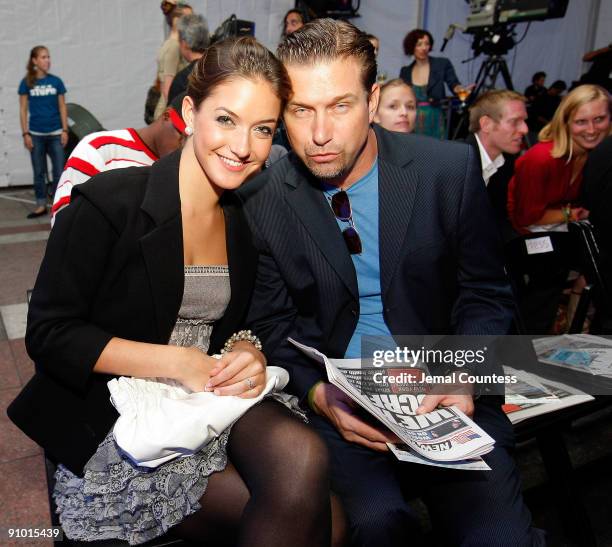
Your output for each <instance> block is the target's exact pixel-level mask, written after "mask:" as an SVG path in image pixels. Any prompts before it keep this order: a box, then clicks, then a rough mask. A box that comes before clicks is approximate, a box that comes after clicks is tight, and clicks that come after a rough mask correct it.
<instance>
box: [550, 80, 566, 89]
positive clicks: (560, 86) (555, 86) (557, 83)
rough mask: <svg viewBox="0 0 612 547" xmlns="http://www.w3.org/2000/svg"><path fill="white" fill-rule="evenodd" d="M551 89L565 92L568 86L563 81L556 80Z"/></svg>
mask: <svg viewBox="0 0 612 547" xmlns="http://www.w3.org/2000/svg"><path fill="white" fill-rule="evenodd" d="M550 87H552V88H553V89H558V90H559V91H565V90H566V89H567V84H566V83H565V82H564V81H563V80H555V81H554V82H553V83H552V85H551V86H550Z"/></svg>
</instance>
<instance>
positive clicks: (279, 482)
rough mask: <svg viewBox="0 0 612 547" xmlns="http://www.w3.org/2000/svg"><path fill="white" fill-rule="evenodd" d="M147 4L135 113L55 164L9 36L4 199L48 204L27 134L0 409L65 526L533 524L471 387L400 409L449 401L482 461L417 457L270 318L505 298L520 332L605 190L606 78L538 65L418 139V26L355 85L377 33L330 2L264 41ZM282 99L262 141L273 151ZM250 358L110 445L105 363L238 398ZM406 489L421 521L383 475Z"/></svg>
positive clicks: (505, 540) (489, 404) (484, 531)
mask: <svg viewBox="0 0 612 547" xmlns="http://www.w3.org/2000/svg"><path fill="white" fill-rule="evenodd" d="M161 9H162V12H163V14H164V17H165V18H166V20H167V23H168V27H169V29H170V32H169V36H168V39H167V40H166V41H165V42H164V43H163V45H162V47H161V49H160V52H159V55H158V71H157V79H158V87H159V92H160V93H159V99H158V102H157V104H156V106H155V113H154V118H155V121H153V122H152V123H151V124H150V125H147V126H146V127H143V128H141V129H132V128H125V129H118V130H113V131H105V132H100V133H94V134H92V135H89V136H87V137H86V138H85V139H83V140H82V141H81V142H80V143H79V144H78V146H77V147H76V148H75V149H74V151H73V152H72V154H71V155H70V157H69V158H68V161H67V163H66V165H65V169H64V171H63V173H62V167H63V148H62V147H63V146H65V144H66V139H67V130H68V122H67V116H66V108H65V103H64V95H65V93H66V88H65V87H64V84H63V83H62V81H61V80H60V79H59V78H57V77H56V76H53V75H51V74H50V73H49V68H50V57H49V51H48V50H47V49H46V48H44V47H42V46H38V47H36V48H34V49H33V50H32V52H31V54H30V59H29V62H28V73H27V75H26V77H25V78H24V80H23V81H22V83H21V85H20V88H19V94H20V112H21V125H22V130H23V138H24V145H25V146H26V148H28V149H29V150H30V151H31V154H32V165H33V168H34V180H35V192H36V199H37V208H36V209H35V210H34V211H33V212H32V213H31V214H30V215H29V216H42V215H44V214H47V195H46V188H45V181H44V175H43V167H42V165H43V164H44V163H45V162H46V159H45V154H46V153H48V154H49V155H50V156H51V157H52V158H53V165H54V169H53V188H52V191H53V193H54V204H53V208H52V213H53V221H54V225H53V228H52V230H51V234H50V237H49V242H48V245H47V249H46V252H45V256H44V259H43V262H42V264H41V267H40V271H39V274H38V277H37V280H36V285H35V288H34V291H33V294H32V298H31V302H30V307H29V314H28V325H27V333H26V346H27V349H28V352H29V355H30V356H31V357H32V359H33V360H34V362H35V363H36V374H35V376H34V378H33V379H32V380H31V381H30V382H29V383H28V384H27V386H26V387H25V388H24V389H23V391H22V392H21V393H20V394H19V396H18V397H17V399H16V400H15V401H14V402H13V403H12V405H11V406H10V407H9V411H8V412H9V415H10V417H11V419H12V420H13V421H14V422H15V423H16V424H17V425H18V426H19V427H20V428H21V429H22V430H23V431H24V432H25V433H26V434H27V435H29V436H30V437H31V438H32V439H34V440H35V441H36V442H37V443H38V444H40V445H41V446H42V447H43V448H44V449H45V453H46V454H47V456H48V457H49V458H51V459H52V460H54V461H56V462H57V463H58V464H59V465H58V469H57V472H56V475H55V487H54V488H55V490H54V498H55V501H56V504H57V507H58V512H59V514H60V521H61V523H62V526H63V528H64V531H65V533H66V535H67V536H68V537H69V538H71V539H76V540H82V541H83V540H84V541H92V540H100V539H111V538H119V539H123V540H127V541H129V542H130V543H131V544H138V543H143V542H145V541H148V540H150V539H152V538H155V537H158V536H161V535H163V534H165V533H167V532H169V531H170V532H171V533H173V534H175V535H177V536H179V537H183V538H186V539H189V540H191V541H194V542H196V543H203V542H217V543H220V544H238V545H250V546H255V545H261V546H266V547H267V546H273V545H279V546H281V545H295V546H299V545H312V546H315V545H360V546H373V545H385V546H393V545H398V546H399V545H405V544H406V542H407V541H410V543H411V544H414V545H420V544H425V543H426V542H430V543H431V540H432V539H433V541H434V543H435V544H439V545H460V544H461V545H488V546H493V545H499V546H505V545H534V546H536V545H544V544H545V533H544V531H543V530H539V529H537V528H536V527H534V525H533V523H532V520H531V515H530V513H529V510H528V509H527V507H526V505H525V503H524V501H523V498H522V494H521V484H520V478H519V474H518V471H517V468H516V464H515V463H514V461H513V459H512V451H513V447H514V440H513V432H512V428H511V425H510V423H509V421H508V420H507V418H506V417H505V415H504V414H503V412H502V410H501V404H500V399H499V398H498V397H496V396H483V397H480V398H475V397H474V396H473V395H472V394H471V393H465V392H463V391H457V392H452V391H451V392H445V393H441V394H434V393H430V394H428V395H426V397H425V398H424V399H423V401H422V403H421V406H420V407H419V410H418V413H419V414H422V413H426V412H429V411H431V410H433V409H435V408H437V407H439V406H441V407H444V406H451V405H453V406H456V407H458V408H459V409H460V410H462V411H463V412H465V413H466V414H467V415H469V416H471V417H472V418H473V419H474V421H475V422H476V423H477V424H478V425H480V427H482V428H483V429H484V430H485V431H486V432H487V433H488V434H490V435H491V436H492V437H493V438H494V439H495V441H496V442H495V447H494V449H493V450H492V452H490V453H489V454H486V455H485V456H483V458H484V460H485V461H486V462H487V464H488V465H489V466H490V468H491V470H490V471H486V472H484V471H478V472H477V471H459V470H452V471H449V470H446V469H440V468H437V467H428V466H427V467H426V466H422V467H420V468H419V469H418V472H417V471H416V470H415V466H416V464H407V463H403V462H399V461H397V460H395V459H393V457H392V456H390V453H389V449H388V446H387V443H389V442H396V441H397V440H398V439H397V438H396V437H395V436H394V435H393V434H392V433H391V432H390V431H388V430H385V429H383V428H382V427H380V426H378V425H375V424H373V423H372V422H371V420H368V419H367V418H365V417H364V415H363V414H361V412H360V411H359V410H358V409H357V408H356V407H355V405H354V403H353V402H352V401H351V400H350V399H349V398H348V397H347V396H346V395H345V394H344V393H343V392H342V391H340V390H339V389H337V388H336V387H334V386H333V385H331V384H330V383H329V382H328V381H327V380H326V378H325V376H324V371H323V370H322V369H321V368H320V366H319V365H317V364H316V363H314V362H313V361H312V360H310V359H309V358H307V357H306V356H305V355H304V354H302V353H301V352H300V351H299V350H297V349H296V348H295V347H294V346H293V345H292V344H290V343H289V341H288V338H293V339H295V340H298V341H299V342H303V343H305V344H308V345H310V346H313V347H315V348H316V349H318V350H319V351H321V352H322V353H324V354H326V355H328V356H330V357H335V358H353V357H362V346H361V339H362V337H364V336H368V335H378V336H387V337H393V336H397V335H405V334H418V335H425V334H456V335H503V334H507V333H509V332H511V329H512V328H513V327H512V324H513V317H514V314H515V306H514V299H515V298H517V299H518V304H519V309H520V311H521V312H522V314H523V316H524V317H526V318H528V320H529V324H528V329H529V332H531V333H549V332H551V329H552V327H553V323H554V316H555V314H556V308H557V305H558V302H559V296H560V295H561V292H562V290H563V286H564V284H565V283H566V281H567V278H568V272H569V270H570V269H572V268H579V266H578V265H577V260H576V254H577V253H576V250H575V249H574V248H573V246H572V244H571V243H569V242H568V241H567V236H568V233H567V226H568V223H570V222H572V221H574V220H579V219H587V218H589V210H590V208H591V206H592V207H593V211H595V209H596V207H597V205H598V202H599V198H600V196H607V195H608V194H609V192H610V184H609V180H606V179H602V177H601V173H602V172H607V173H610V170H611V169H612V164H611V163H610V162H609V161H608V160H609V158H610V157H611V155H610V153H609V147H610V143H611V142H612V140H611V139H612V137H610V135H611V134H612V126H611V123H610V116H611V111H612V100H611V98H610V94H609V93H608V91H606V90H605V89H604V88H602V87H600V86H598V85H596V84H592V83H585V84H583V85H580V86H578V87H576V88H575V89H573V90H572V91H570V92H569V93H568V94H567V95H566V96H564V97H562V98H561V93H562V91H563V89H561V86H560V85H556V84H557V83H555V84H553V85H552V86H551V87H550V88H548V89H547V88H546V87H545V78H546V74H544V73H543V72H540V73H537V74H535V75H534V78H533V84H532V85H531V86H530V87H529V88H528V89H527V90H526V91H525V95H522V94H520V93H518V92H516V91H509V90H501V89H500V90H490V91H487V92H485V93H483V94H481V95H480V96H478V97H475V98H474V100H473V101H472V102H471V104H470V110H469V136H468V138H467V139H466V141H465V143H464V144H457V143H455V142H447V141H446V139H444V136H445V135H446V131H445V130H444V127H445V126H446V121H445V119H444V116H445V114H444V112H443V110H442V108H441V107H440V103H441V101H442V100H443V99H444V98H445V97H446V95H447V92H448V91H450V92H451V93H454V94H457V93H460V92H467V91H470V90H471V89H472V87H473V86H471V85H465V86H464V85H462V84H461V83H460V82H459V80H458V79H457V76H456V74H455V71H454V69H453V67H452V64H451V63H450V61H449V60H448V59H445V58H443V57H434V56H431V55H430V52H431V50H432V47H433V44H434V39H433V36H432V35H431V34H430V33H429V32H428V31H427V30H423V29H415V30H413V31H411V32H409V33H408V34H407V35H406V38H405V40H404V49H405V52H406V54H408V55H412V56H413V57H414V62H412V63H411V64H410V65H408V66H405V67H403V68H402V69H401V73H400V75H399V77H398V78H394V79H391V80H389V81H387V82H385V83H384V84H383V85H379V78H378V77H377V64H376V54H377V49H378V47H379V45H380V44H379V42H378V39H377V38H376V37H375V36H373V35H368V34H366V33H364V32H362V31H360V30H358V29H357V28H356V27H354V26H353V25H351V24H350V23H348V22H344V21H336V20H332V19H315V20H312V21H307V20H306V17H305V16H304V14H302V13H301V12H300V11H299V10H290V11H289V12H288V13H287V14H286V16H285V18H284V23H283V29H282V36H281V42H280V44H279V46H278V50H277V52H276V55H274V54H273V53H271V52H270V51H268V50H267V49H266V48H265V47H263V46H262V45H261V44H259V43H258V42H257V41H256V40H255V39H254V38H252V37H235V38H228V39H225V40H223V41H218V42H215V43H213V44H212V45H209V36H208V27H207V25H206V20H205V19H204V18H203V17H202V16H200V15H197V14H194V13H193V12H192V9H191V8H190V6H189V5H187V4H186V2H182V1H181V0H164V2H162V4H161ZM561 83H562V82H561ZM551 90H552V91H551ZM553 99H554V101H553ZM553 103H557V106H555V108H552V105H553ZM28 111H29V117H28ZM532 122H533V123H532ZM536 124H539V125H536ZM281 125H282V130H283V132H284V133H285V134H286V137H287V138H286V139H285V140H284V143H285V145H286V147H288V148H290V150H289V151H287V150H283V149H279V148H276V149H275V147H277V146H278V145H277V144H274V142H275V139H276V138H277V137H278V133H279V130H280V127H281ZM540 126H541V127H540ZM538 127H539V134H538V140H539V142H538V143H537V144H534V145H533V146H531V147H529V148H528V149H527V145H528V140H529V139H528V138H527V137H528V135H529V133H530V131H531V132H534V131H536V130H538V129H537V128H538ZM427 137H434V138H427ZM601 150H604V151H603V153H602V152H601ZM287 152H289V153H287ZM590 154H592V155H593V156H592V157H593V163H589V160H590V158H589V156H590ZM60 156H61V158H60ZM271 158H273V161H270V160H271ZM588 158H589V159H588ZM595 158H597V159H595ZM606 162H607V164H606ZM604 164H606V165H604ZM585 165H586V167H585ZM589 173H590V175H589ZM589 178H590V180H588V179H589ZM90 179H91V180H90ZM583 184H584V185H585V186H586V187H587V188H588V193H587V196H585V195H584V194H583ZM589 204H592V205H589ZM598 215H599V218H601V219H607V220H602V221H601V225H602V226H606V225H607V224H606V222H609V219H608V216H607V215H606V214H604V213H602V212H601V207H600V208H599V209H598ZM598 222H599V220H598ZM541 232H546V233H547V234H551V233H555V234H558V240H557V239H555V247H557V244H558V246H559V249H561V250H562V251H560V252H558V253H554V254H551V256H550V260H548V261H547V262H545V263H542V262H539V263H538V264H537V268H534V269H533V270H532V271H530V278H531V281H532V283H531V284H530V285H529V287H528V290H525V291H523V292H521V293H520V294H517V293H514V294H513V291H512V287H511V283H510V280H509V279H508V277H507V274H506V269H505V265H506V263H507V261H508V260H509V259H510V258H511V256H510V255H509V254H508V252H509V251H508V249H509V248H510V247H509V246H510V245H511V243H512V242H515V241H522V239H523V238H526V237H527V238H528V237H532V236H533V234H538V233H541ZM580 288H581V280H580V278H578V279H577V280H576V281H575V286H574V291H575V292H579V291H580ZM269 365H277V366H279V367H282V368H285V369H286V370H287V371H288V372H289V377H290V380H289V383H288V385H287V386H286V388H285V389H286V393H280V394H277V395H275V396H266V397H265V398H264V399H263V400H262V402H260V403H259V404H257V405H255V406H253V407H251V408H250V409H249V410H247V411H246V412H245V413H244V414H243V415H242V417H240V418H239V419H238V420H237V421H236V422H235V423H234V424H233V426H231V427H230V428H228V429H226V430H225V431H224V432H223V433H222V434H221V435H219V436H218V437H217V438H216V439H214V440H213V441H212V442H211V443H209V444H207V445H206V446H205V447H203V448H202V449H201V450H200V451H198V452H197V453H196V454H193V455H191V456H189V457H186V458H179V459H176V460H172V461H169V462H167V463H164V464H163V465H161V466H159V467H157V468H155V469H153V470H151V469H144V468H142V467H139V466H138V465H135V464H134V463H133V462H132V461H131V460H130V458H128V457H127V456H126V454H124V453H122V451H121V450H120V449H119V448H118V447H117V445H116V444H115V442H114V437H113V433H112V428H113V424H114V422H115V421H116V420H117V417H118V415H117V411H116V409H115V407H114V406H113V404H112V402H111V400H110V399H109V395H108V389H107V382H108V381H109V379H111V378H113V377H121V376H127V377H138V378H152V379H155V378H165V379H167V380H168V381H171V382H174V383H176V384H179V385H182V386H184V388H185V389H187V390H189V391H190V392H207V393H214V394H215V395H217V396H220V397H226V396H237V397H240V398H254V397H258V396H259V395H260V394H262V393H263V391H264V387H265V385H266V378H267V375H266V367H267V366H269ZM305 422H306V423H305ZM417 475H418V477H417ZM416 495H419V496H422V497H423V499H424V500H425V502H426V503H427V506H428V509H429V514H430V518H431V521H432V530H433V531H432V537H429V538H425V537H424V536H423V534H422V530H421V527H420V522H419V517H418V515H415V514H414V512H413V509H412V508H411V506H410V505H409V503H408V501H407V500H409V499H410V497H412V496H416ZM215 544H216V543H215Z"/></svg>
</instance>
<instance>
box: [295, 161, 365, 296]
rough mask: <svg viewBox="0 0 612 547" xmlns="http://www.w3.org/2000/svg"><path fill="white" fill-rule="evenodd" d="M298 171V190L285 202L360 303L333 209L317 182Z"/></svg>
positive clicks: (354, 278) (351, 263)
mask: <svg viewBox="0 0 612 547" xmlns="http://www.w3.org/2000/svg"><path fill="white" fill-rule="evenodd" d="M295 171H296V177H297V178H298V181H297V184H296V188H295V190H294V191H293V192H291V193H289V194H287V196H286V198H285V199H286V200H287V203H288V204H289V205H290V206H291V208H292V209H293V210H294V212H295V214H296V215H297V216H298V218H299V219H300V221H301V222H302V224H303V225H304V228H306V230H307V231H308V233H309V234H310V236H311V237H312V239H313V240H314V241H315V243H316V244H317V246H318V247H319V249H320V250H321V252H322V253H323V255H324V256H325V258H326V260H327V261H328V262H329V264H330V265H331V266H332V268H333V269H334V270H335V271H336V273H337V274H338V276H339V277H340V279H341V280H342V282H343V283H344V284H345V285H346V287H347V289H348V290H349V291H350V293H351V294H352V295H353V297H354V298H355V299H359V290H358V288H357V276H356V274H355V267H354V266H353V261H352V260H351V256H350V254H349V253H348V251H347V248H346V244H345V242H344V238H343V237H342V233H341V232H340V230H339V229H338V224H337V222H336V219H335V217H334V214H333V212H332V210H331V206H330V204H329V203H328V201H327V199H326V198H325V196H324V195H323V192H322V191H321V190H320V189H319V188H318V187H317V186H316V183H315V182H313V181H312V180H309V179H307V178H306V176H304V175H303V174H301V173H300V172H299V171H298V170H297V169H296V170H295ZM292 185H293V184H292Z"/></svg>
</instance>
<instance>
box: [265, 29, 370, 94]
mask: <svg viewBox="0 0 612 547" xmlns="http://www.w3.org/2000/svg"><path fill="white" fill-rule="evenodd" d="M276 54H277V56H278V58H279V59H280V60H281V62H282V63H283V64H285V65H290V64H292V63H295V64H300V65H303V64H314V63H317V62H328V61H333V60H335V59H348V58H350V57H352V58H354V59H356V60H357V61H358V62H359V63H360V64H361V66H362V71H361V81H362V83H363V87H364V88H365V90H366V91H367V92H368V93H369V92H370V91H371V89H372V86H373V85H374V83H375V82H376V70H377V69H376V56H375V55H374V46H373V45H372V44H371V42H370V41H369V40H368V38H367V34H366V33H365V32H362V31H361V30H359V29H358V28H357V27H356V26H354V25H352V24H351V23H349V22H347V21H339V20H335V19H329V18H323V19H315V20H314V21H311V22H310V23H307V24H305V25H304V26H303V27H302V28H300V29H298V30H296V31H295V32H293V33H291V34H290V35H288V36H286V37H285V39H284V40H283V41H282V42H281V44H280V45H279V46H278V50H277V51H276Z"/></svg>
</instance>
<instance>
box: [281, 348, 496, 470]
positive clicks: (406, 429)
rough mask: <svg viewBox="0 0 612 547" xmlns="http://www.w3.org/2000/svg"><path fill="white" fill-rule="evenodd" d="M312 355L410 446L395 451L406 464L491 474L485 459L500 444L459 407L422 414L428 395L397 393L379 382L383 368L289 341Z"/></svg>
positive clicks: (333, 380) (338, 383)
mask: <svg viewBox="0 0 612 547" xmlns="http://www.w3.org/2000/svg"><path fill="white" fill-rule="evenodd" d="M289 341H290V342H291V343H292V344H294V345H295V346H296V347H297V348H299V349H300V350H301V351H302V352H304V353H305V354H306V355H308V356H309V357H311V358H312V359H314V360H315V361H317V362H319V363H321V364H323V365H324V366H325V369H326V372H327V377H328V379H329V381H330V383H332V384H333V385H335V386H336V387H337V388H339V389H340V390H342V391H343V392H344V393H346V394H347V395H348V396H349V397H350V398H351V399H352V400H354V401H355V402H356V403H358V404H359V405H360V406H361V407H363V408H364V409H365V410H366V411H368V412H369V413H370V414H371V415H372V416H374V417H375V418H377V419H378V420H380V422H382V424H383V425H385V426H386V427H387V428H388V429H390V430H391V431H392V432H393V433H395V434H396V435H397V436H398V437H399V438H400V439H401V440H402V441H403V442H404V443H405V445H406V447H404V446H394V447H393V448H391V451H392V452H393V453H394V454H395V455H396V457H398V459H400V460H402V461H411V462H414V463H421V464H426V465H437V466H442V467H452V468H459V469H470V470H489V469H490V467H489V466H488V465H487V464H486V463H485V462H484V461H483V460H482V458H480V456H482V455H484V454H487V453H488V452H490V451H491V450H493V445H494V443H495V441H494V440H493V439H492V438H491V437H490V436H489V435H488V434H487V433H486V432H485V431H484V430H482V429H481V428H480V427H478V426H477V425H476V424H475V423H474V422H473V421H472V420H471V419H470V418H468V417H467V416H466V415H465V414H464V413H463V412H461V411H460V410H459V409H458V408H456V407H454V406H451V407H445V408H440V409H438V410H435V411H433V412H430V413H428V414H422V415H416V409H417V407H418V406H419V405H420V403H421V401H422V400H423V398H424V397H425V394H424V393H420V394H417V393H397V392H396V390H394V389H393V388H394V385H392V384H388V383H384V384H383V383H375V382H374V381H372V377H373V375H374V373H376V372H384V371H388V370H389V369H380V368H375V367H373V366H367V364H365V365H363V364H362V361H361V359H329V358H327V357H326V356H325V355H323V354H322V353H321V352H319V351H317V350H316V349H314V348H311V347H308V346H305V345H303V344H300V343H299V342H296V341H295V340H293V339H291V338H289Z"/></svg>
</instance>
